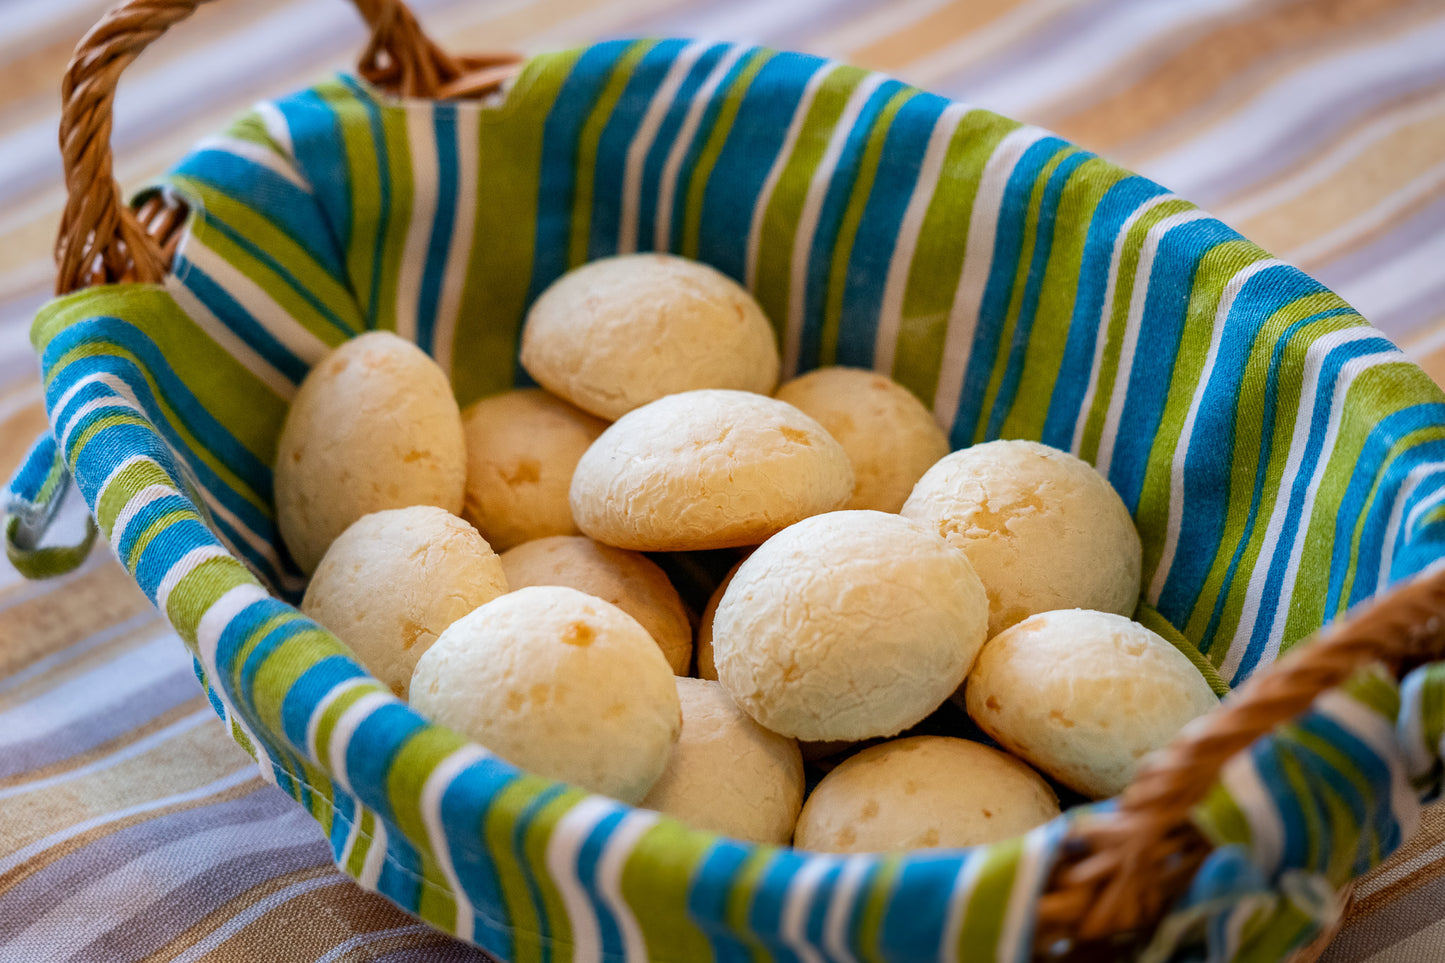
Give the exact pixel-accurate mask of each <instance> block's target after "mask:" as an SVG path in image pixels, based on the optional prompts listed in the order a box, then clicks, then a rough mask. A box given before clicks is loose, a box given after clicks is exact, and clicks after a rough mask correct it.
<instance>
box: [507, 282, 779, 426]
mask: <svg viewBox="0 0 1445 963" xmlns="http://www.w3.org/2000/svg"><path fill="white" fill-rule="evenodd" d="M778 364H779V362H778V346H777V340H776V336H775V335H774V334H773V328H772V325H771V324H769V323H768V319H767V317H766V316H765V315H764V314H763V312H762V309H761V308H759V307H758V304H757V302H756V301H754V300H753V298H752V296H751V295H749V294H748V292H747V291H746V290H744V289H743V288H742V286H740V285H739V284H738V283H737V282H735V281H733V280H732V279H731V278H729V277H727V276H726V275H724V274H722V273H720V272H718V271H716V270H714V269H713V268H711V267H708V266H707V265H706V264H701V263H698V262H697V261H689V260H687V259H685V258H680V257H674V256H673V255H670V254H626V255H620V256H617V257H609V258H603V259H602V260H598V261H593V262H592V263H591V264H585V265H583V266H582V267H579V268H576V269H574V270H572V271H569V272H567V273H566V274H564V275H562V277H560V278H558V279H557V280H556V281H555V282H553V283H552V285H551V286H550V287H548V288H547V290H545V291H543V292H542V296H541V297H539V298H538V299H537V302H536V303H535V304H533V305H532V308H531V310H530V311H528V312H527V321H526V326H525V327H524V328H523V329H522V367H524V368H526V369H527V373H528V374H530V375H531V376H532V377H533V378H536V379H537V382H538V383H539V384H541V385H543V386H545V387H546V388H547V389H548V390H549V391H551V392H552V393H553V394H556V395H560V396H561V397H563V398H566V399H567V400H568V401H570V402H572V403H573V404H574V405H576V406H577V407H579V408H582V409H583V410H585V411H590V412H592V413H593V414H594V415H598V416H600V417H603V418H608V419H615V418H620V417H621V416H622V415H625V414H626V413H627V412H629V411H631V410H632V409H634V408H638V407H640V406H642V405H645V404H647V403H648V402H649V401H656V400H657V399H658V398H661V397H663V396H664V395H670V394H675V393H677V392H679V391H693V390H696V389H699V388H733V389H737V390H739V391H756V392H762V393H764V394H766V393H769V392H771V391H772V390H773V388H774V387H775V386H776V385H777V383H778Z"/></svg>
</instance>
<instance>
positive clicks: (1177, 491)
mask: <svg viewBox="0 0 1445 963" xmlns="http://www.w3.org/2000/svg"><path fill="white" fill-rule="evenodd" d="M1283 263H1284V262H1283V261H1277V260H1275V259H1274V258H1265V259H1263V260H1259V261H1255V262H1254V263H1253V264H1249V265H1247V266H1245V267H1243V268H1241V269H1240V270H1239V271H1236V272H1235V274H1234V277H1232V278H1230V279H1229V282H1228V283H1227V284H1225V285H1224V290H1223V291H1222V292H1221V293H1220V296H1219V307H1218V309H1217V310H1216V311H1215V312H1214V325H1213V327H1212V328H1211V329H1210V332H1209V351H1208V353H1207V354H1206V355H1205V357H1204V366H1203V367H1202V368H1201V369H1200V371H1199V383H1198V384H1196V385H1195V386H1194V397H1193V398H1192V399H1190V402H1189V413H1188V414H1187V415H1185V417H1184V428H1183V429H1182V430H1181V431H1180V433H1179V442H1178V444H1177V445H1176V446H1175V448H1174V459H1173V462H1172V464H1171V466H1170V481H1169V523H1168V526H1167V527H1166V528H1165V531H1164V550H1163V552H1162V553H1160V556H1159V567H1158V568H1157V569H1155V570H1154V578H1153V580H1152V581H1151V582H1150V583H1149V594H1148V599H1149V602H1150V604H1152V605H1157V604H1158V602H1159V595H1160V593H1161V592H1163V591H1164V583H1165V582H1167V581H1168V580H1169V571H1170V569H1171V568H1172V567H1173V565H1174V555H1175V553H1176V552H1177V551H1178V549H1179V529H1180V528H1181V527H1182V526H1183V524H1184V461H1185V459H1186V458H1187V457H1188V455H1189V445H1190V442H1191V441H1193V438H1194V423H1195V422H1196V421H1198V420H1199V408H1200V406H1201V405H1202V404H1203V403H1204V394H1205V392H1206V391H1207V390H1208V389H1209V380H1210V376H1211V375H1213V374H1214V362H1215V360H1216V359H1217V358H1218V357H1219V345H1220V343H1221V342H1222V341H1223V340H1224V328H1225V322H1226V321H1227V320H1228V319H1229V312H1230V311H1231V310H1232V309H1233V307H1234V299H1235V298H1236V297H1237V296H1238V295H1239V292H1240V289H1241V288H1243V287H1244V285H1245V282H1247V281H1248V280H1249V279H1250V278H1252V277H1254V276H1255V275H1256V274H1258V273H1259V272H1261V271H1264V270H1267V269H1269V268H1272V267H1278V266H1279V265H1281V264H1283ZM1191 547H1192V546H1191Z"/></svg>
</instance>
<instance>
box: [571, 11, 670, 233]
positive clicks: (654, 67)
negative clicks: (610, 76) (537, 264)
mask: <svg viewBox="0 0 1445 963" xmlns="http://www.w3.org/2000/svg"><path fill="white" fill-rule="evenodd" d="M686 46H687V42H686V41H683V40H664V41H662V42H661V43H659V44H657V45H656V46H655V47H653V48H652V49H651V50H649V51H647V53H645V54H643V55H642V59H641V60H639V61H638V62H637V67H636V68H635V69H634V70H633V72H632V75H631V76H630V77H628V80H627V84H626V85H625V86H624V87H623V88H622V95H621V96H620V97H619V98H618V99H617V104H616V106H614V107H613V109H612V114H611V115H610V116H609V117H608V119H607V124H606V126H604V127H603V128H602V136H601V137H600V138H598V141H597V162H596V164H595V165H594V166H593V169H592V211H591V217H590V218H589V219H588V231H589V233H588V238H587V259H588V260H590V261H595V260H597V259H598V258H604V257H611V256H612V255H614V254H616V253H617V237H618V233H619V232H620V230H621V225H622V196H623V191H624V188H623V184H624V182H625V181H626V180H627V152H628V150H629V149H630V148H631V146H632V144H633V143H634V142H635V141H636V139H637V133H638V129H639V128H640V127H641V126H642V121H643V118H644V117H646V115H647V108H648V107H649V106H651V104H652V100H653V98H654V97H655V96H656V95H657V90H658V88H659V87H661V86H662V82H663V81H664V80H666V79H667V72H668V70H670V69H671V68H672V64H673V61H675V60H676V59H677V55H678V54H679V53H681V52H682V50H683V48H684V47H686ZM600 80H601V78H599V84H598V92H599V93H600V91H601V83H600ZM571 162H572V158H570V157H569V158H568V163H571ZM643 193H644V194H645V193H646V191H643ZM568 213H569V215H570V213H571V212H570V211H569V212H568Z"/></svg>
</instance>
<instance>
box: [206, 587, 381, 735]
mask: <svg viewBox="0 0 1445 963" xmlns="http://www.w3.org/2000/svg"><path fill="white" fill-rule="evenodd" d="M258 604H259V603H258ZM227 628H228V629H229V626H228V627H227ZM352 679H370V676H369V675H368V674H367V673H366V670H365V669H363V668H362V667H361V666H359V665H358V664H357V663H356V662H355V661H354V660H352V659H350V658H348V657H346V656H344V655H328V656H323V657H322V658H320V659H318V660H317V661H315V662H313V663H312V664H311V665H310V666H309V667H308V668H307V669H306V671H305V672H303V673H301V675H299V676H297V678H296V681H295V682H293V683H291V686H290V688H288V689H287V690H286V697H285V698H284V699H283V700H282V701H281V730H282V731H283V732H284V733H285V734H286V738H287V740H289V741H290V742H291V744H292V745H294V746H298V747H303V748H304V747H305V746H306V735H307V731H308V730H309V729H310V727H311V717H312V716H313V715H315V713H316V707H317V706H319V705H320V704H321V700H322V699H323V698H324V697H325V696H326V694H327V693H329V692H330V691H331V690H332V689H334V688H336V687H337V686H339V685H341V684H342V683H343V682H348V681H350V680H352Z"/></svg>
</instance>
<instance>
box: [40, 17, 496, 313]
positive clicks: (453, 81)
mask: <svg viewBox="0 0 1445 963" xmlns="http://www.w3.org/2000/svg"><path fill="white" fill-rule="evenodd" d="M208 2H210V0H124V2H122V3H120V4H117V5H116V6H115V7H113V8H111V9H110V10H109V11H107V12H106V14H105V16H103V17H102V18H101V20H100V22H99V23H97V24H96V25H95V26H94V27H92V28H91V30H90V31H89V32H88V33H87V34H86V35H85V36H84V37H82V38H81V41H80V43H79V44H77V45H76V48H75V53H74V55H73V56H72V57H71V60H70V65H69V67H68V68H67V69H66V71H65V80H64V82H63V84H62V86H61V112H60V152H61V158H62V162H63V166H64V170H65V189H66V193H67V195H68V196H67V198H66V202H65V210H64V212H63V213H62V214H61V218H60V232H59V235H58V237H57V238H56V243H55V261H56V267H57V274H56V279H55V291H56V293H57V294H68V293H70V292H71V291H76V290H79V289H80V288H83V287H87V286H89V285H91V284H100V283H109V282H115V281H150V282H154V281H159V280H161V279H162V278H163V277H164V276H165V273H166V271H167V270H168V268H169V262H170V256H171V254H172V253H173V251H174V238H173V237H172V238H171V239H170V243H167V239H166V235H173V234H174V231H175V229H176V227H177V226H178V224H179V221H180V217H179V216H178V215H177V212H176V209H175V208H171V209H170V210H165V209H163V206H162V205H159V204H152V205H151V206H150V208H149V209H147V210H146V211H145V212H144V214H143V216H141V217H137V216H136V214H135V213H134V212H132V211H131V210H130V208H129V207H128V206H127V205H126V204H125V203H124V201H123V198H122V194H121V190H120V185H118V184H117V183H116V182H115V176H114V174H113V172H112V154H111V148H110V134H111V120H112V116H113V110H114V105H115V89H116V83H117V82H118V81H119V80H120V75H121V72H122V71H124V70H125V68H126V67H128V66H129V65H130V63H131V62H132V61H133V60H135V59H136V57H138V56H139V55H140V53H141V51H142V50H144V49H145V48H146V47H148V46H149V45H150V43H151V42H152V41H153V40H155V39H156V38H157V37H159V36H160V35H161V34H163V33H165V32H166V30H168V29H169V28H170V27H172V26H173V25H175V24H177V23H179V22H180V21H182V20H184V19H186V18H187V17H189V16H190V15H191V14H192V13H194V12H195V10H196V8H197V7H199V6H200V5H201V4H202V3H208ZM353 2H354V3H355V4H356V8H357V10H358V11H359V12H360V13H361V16H362V19H364V20H365V21H366V24H367V26H368V27H370V28H371V39H370V41H369V42H368V43H367V45H366V49H365V50H364V51H363V52H362V55H361V61H360V64H359V65H358V71H359V73H360V74H361V75H362V76H363V77H365V78H366V79H367V80H369V81H371V82H372V83H375V84H377V85H378V86H381V87H383V88H385V89H387V90H390V91H393V92H395V93H398V94H401V95H402V96H405V97H459V96H474V95H478V94H481V93H485V92H487V91H489V90H491V89H494V88H495V87H496V86H497V85H498V84H500V83H501V82H502V81H503V80H505V79H507V78H508V77H510V76H511V75H512V74H514V73H515V72H516V64H517V62H518V61H519V60H520V59H521V58H520V57H518V56H516V55H513V54H501V55H497V56H491V57H453V56H451V55H449V54H447V53H446V52H445V51H443V50H442V49H441V48H440V47H438V46H437V45H436V44H435V43H433V42H432V41H431V40H430V39H429V38H428V37H427V36H426V34H424V33H423V32H422V29H421V26H420V25H419V24H418V23H417V21H416V17H415V16H413V15H412V13H411V11H410V10H408V9H407V7H406V5H405V4H404V3H402V2H401V0H353ZM157 234H159V235H161V239H160V240H158V239H157V238H156V237H155V236H154V235H157Z"/></svg>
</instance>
